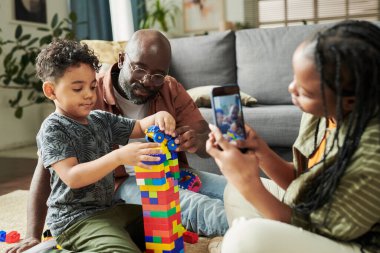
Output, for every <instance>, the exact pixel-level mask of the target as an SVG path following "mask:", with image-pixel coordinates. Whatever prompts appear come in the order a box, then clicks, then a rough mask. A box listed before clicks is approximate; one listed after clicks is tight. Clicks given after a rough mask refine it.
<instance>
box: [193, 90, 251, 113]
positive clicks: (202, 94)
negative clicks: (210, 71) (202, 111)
mask: <svg viewBox="0 0 380 253" xmlns="http://www.w3.org/2000/svg"><path fill="white" fill-rule="evenodd" d="M215 87H220V86H218V85H207V86H200V87H196V88H191V89H188V90H187V93H189V95H190V97H191V98H192V99H193V100H194V102H195V104H196V105H197V106H198V107H199V108H200V107H206V108H211V91H212V89H213V88H215ZM240 98H241V103H242V105H244V106H253V105H255V104H256V103H257V100H256V98H254V97H252V96H250V95H248V94H247V93H245V92H242V91H241V92H240Z"/></svg>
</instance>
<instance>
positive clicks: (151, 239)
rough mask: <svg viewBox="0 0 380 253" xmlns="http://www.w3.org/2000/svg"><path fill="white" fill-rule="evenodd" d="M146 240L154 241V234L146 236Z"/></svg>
mask: <svg viewBox="0 0 380 253" xmlns="http://www.w3.org/2000/svg"><path fill="white" fill-rule="evenodd" d="M145 242H153V236H147V235H146V236H145Z"/></svg>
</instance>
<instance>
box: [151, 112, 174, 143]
mask: <svg viewBox="0 0 380 253" xmlns="http://www.w3.org/2000/svg"><path fill="white" fill-rule="evenodd" d="M154 124H155V125H158V127H159V128H160V130H161V131H164V132H165V134H168V135H171V136H173V137H174V136H175V135H174V134H175V132H174V130H175V124H176V123H175V119H174V118H173V116H172V115H171V114H170V113H168V112H165V111H161V112H157V113H156V114H155V115H154Z"/></svg>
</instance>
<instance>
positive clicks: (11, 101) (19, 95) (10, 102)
mask: <svg viewBox="0 0 380 253" xmlns="http://www.w3.org/2000/svg"><path fill="white" fill-rule="evenodd" d="M21 98H22V91H21V90H19V91H18V92H17V96H16V98H15V99H14V100H12V99H10V100H9V104H10V105H11V107H15V106H16V105H17V104H18V102H20V100H21Z"/></svg>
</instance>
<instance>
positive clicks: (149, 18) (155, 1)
mask: <svg viewBox="0 0 380 253" xmlns="http://www.w3.org/2000/svg"><path fill="white" fill-rule="evenodd" d="M146 4H147V10H146V13H145V17H144V18H143V19H142V20H141V23H140V28H141V29H145V28H153V27H155V26H158V29H160V30H161V31H163V32H165V33H167V32H168V31H169V28H170V27H171V26H175V18H176V14H177V13H178V11H179V8H178V6H177V5H176V4H175V3H173V2H172V1H171V0H167V1H166V0H147V1H146Z"/></svg>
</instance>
